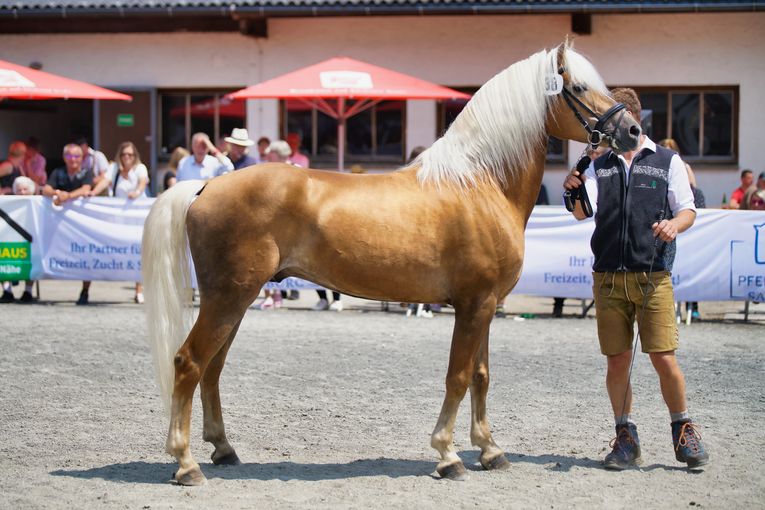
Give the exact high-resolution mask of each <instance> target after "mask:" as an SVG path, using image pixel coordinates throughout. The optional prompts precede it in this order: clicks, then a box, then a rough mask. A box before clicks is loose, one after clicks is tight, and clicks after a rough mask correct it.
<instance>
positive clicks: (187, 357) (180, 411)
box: [167, 296, 244, 485]
mask: <svg viewBox="0 0 765 510" xmlns="http://www.w3.org/2000/svg"><path fill="white" fill-rule="evenodd" d="M208 302H209V301H208ZM219 302H220V303H221V305H222V304H223V303H224V302H225V301H222V300H219ZM237 308H238V307H236V306H231V308H230V309H226V308H224V307H223V306H219V307H213V306H212V305H207V306H206V303H205V296H203V297H202V303H201V307H200V310H199V318H198V319H197V322H196V324H194V327H193V328H192V329H191V332H190V333H189V336H188V337H187V338H186V342H185V343H184V344H183V345H182V346H181V348H180V349H179V350H178V353H177V354H176V355H175V359H174V363H175V386H174V388H173V401H172V405H171V411H170V412H171V415H170V430H169V431H168V435H167V452H168V453H169V454H171V455H173V456H174V457H175V458H176V459H177V460H178V464H179V468H178V471H177V472H176V473H175V480H176V481H177V482H178V483H179V484H181V485H201V484H203V483H205V481H206V479H205V476H204V475H203V474H202V470H201V469H200V468H199V464H197V463H196V461H195V460H194V457H193V456H192V455H191V451H190V449H189V429H190V427H191V402H192V399H193V397H194V390H195V389H196V387H197V384H199V380H200V379H201V377H202V374H204V372H205V370H206V369H207V367H208V365H209V363H210V362H211V361H212V359H213V357H214V356H215V355H216V354H217V353H218V352H219V351H220V350H221V349H222V348H223V346H224V345H225V343H226V342H227V341H228V339H229V337H230V335H231V333H232V332H233V331H234V330H235V328H236V326H237V324H238V323H239V321H240V320H241V319H242V315H244V310H242V311H241V312H239V313H237V314H236V315H233V314H232V311H231V310H236V309H237Z"/></svg>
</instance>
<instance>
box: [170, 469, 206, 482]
mask: <svg viewBox="0 0 765 510" xmlns="http://www.w3.org/2000/svg"><path fill="white" fill-rule="evenodd" d="M175 481H176V482H177V483H178V485H187V486H190V487H192V486H198V485H204V484H206V483H207V478H205V475H203V474H202V470H201V469H199V466H196V467H193V468H189V469H186V470H183V469H179V470H178V471H177V472H176V473H175Z"/></svg>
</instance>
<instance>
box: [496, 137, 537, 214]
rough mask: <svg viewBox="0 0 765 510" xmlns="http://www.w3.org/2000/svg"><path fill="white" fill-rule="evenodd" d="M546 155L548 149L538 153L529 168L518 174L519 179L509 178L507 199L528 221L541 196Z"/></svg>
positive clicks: (506, 191)
mask: <svg viewBox="0 0 765 510" xmlns="http://www.w3.org/2000/svg"><path fill="white" fill-rule="evenodd" d="M546 154H547V150H546V149H545V150H544V151H537V153H536V154H535V155H534V159H533V161H532V162H531V163H530V164H529V166H528V167H527V168H524V169H523V170H522V171H520V172H517V173H516V175H517V177H515V178H508V183H507V187H506V188H505V197H506V198H507V200H508V202H510V203H511V204H513V205H514V206H515V207H516V208H517V209H518V211H520V212H521V213H522V214H523V215H524V217H525V218H526V220H528V218H529V216H531V211H532V210H533V209H534V204H536V201H537V197H538V196H539V189H540V186H541V183H542V174H543V173H544V169H545V158H546Z"/></svg>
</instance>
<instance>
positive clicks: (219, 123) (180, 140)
mask: <svg viewBox="0 0 765 510" xmlns="http://www.w3.org/2000/svg"><path fill="white" fill-rule="evenodd" d="M227 93H228V92H219V91H198V92H197V91H195V92H162V93H160V94H159V104H160V107H159V111H160V112H161V113H160V133H159V146H160V152H161V154H160V156H161V155H167V154H170V153H171V152H173V149H175V148H176V147H185V148H187V149H188V148H189V144H190V143H191V135H193V134H194V133H197V132H203V133H207V134H208V135H209V136H210V139H211V140H212V141H213V143H215V142H217V141H219V140H221V139H222V138H223V137H225V136H227V135H229V134H230V133H231V130H232V129H234V128H235V127H244V126H245V124H246V121H247V119H246V110H245V101H244V100H243V99H237V100H230V99H227V98H225V97H224V96H225V94H227Z"/></svg>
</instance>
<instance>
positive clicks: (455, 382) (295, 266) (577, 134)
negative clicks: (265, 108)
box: [143, 44, 640, 485]
mask: <svg viewBox="0 0 765 510" xmlns="http://www.w3.org/2000/svg"><path fill="white" fill-rule="evenodd" d="M561 98H563V99H561ZM621 108H623V106H622V105H616V106H615V105H614V101H613V100H612V99H611V98H610V96H609V93H608V90H607V89H606V87H605V85H604V84H603V81H602V79H601V78H600V77H599V75H598V73H597V72H596V71H595V69H594V68H593V66H592V65H591V64H590V63H589V62H588V61H587V60H586V59H585V58H584V57H582V56H581V55H580V54H578V53H576V52H575V51H574V50H573V49H572V48H570V47H569V46H568V44H563V45H561V46H560V47H558V48H557V49H556V50H552V51H549V52H547V51H541V52H539V53H537V54H535V55H532V56H531V57H529V58H527V59H526V60H523V61H521V62H518V63H516V64H514V65H512V66H511V67H509V68H508V69H506V70H504V71H502V72H501V73H499V74H498V75H497V76H495V77H494V78H492V79H491V80H490V81H489V82H488V83H486V84H485V85H484V86H483V87H482V88H481V89H480V90H479V91H478V92H477V93H476V94H475V97H473V99H472V100H471V101H470V102H469V103H468V104H467V106H466V107H465V109H464V111H463V112H462V113H461V114H460V115H459V116H458V117H457V119H456V120H455V121H454V123H453V124H452V126H451V127H450V128H449V130H448V131H447V132H446V134H445V135H444V136H443V137H442V138H440V139H439V140H437V141H436V142H435V143H434V144H433V146H432V147H430V149H428V150H427V151H425V152H424V153H422V154H421V155H420V157H419V158H418V159H417V160H416V161H415V162H414V163H412V164H411V165H409V166H407V167H404V168H402V169H400V170H398V171H396V172H391V173H388V174H384V175H348V174H340V173H335V172H326V171H317V170H311V169H303V168H296V167H294V166H289V165H283V164H263V165H257V166H254V167H250V168H247V169H245V170H239V171H237V172H233V173H230V174H227V175H224V176H222V177H219V178H216V179H213V180H211V181H210V182H209V183H207V185H204V184H203V183H201V182H196V181H195V182H182V183H179V184H178V185H176V186H175V187H173V188H172V189H170V190H169V191H168V192H166V193H164V194H163V195H162V196H161V197H160V198H159V199H158V200H157V202H156V204H155V205H154V207H153V208H152V210H151V213H150V214H149V217H148V219H147V220H146V224H145V230H144V236H143V270H144V282H145V284H146V303H147V311H148V318H147V319H148V327H149V332H150V333H149V337H150V343H151V346H152V349H153V355H154V361H155V368H156V370H157V377H158V380H159V384H160V388H161V391H162V393H163V396H164V398H165V399H166V403H167V404H168V408H169V411H170V430H169V432H168V436H167V445H166V446H167V451H168V452H169V453H170V454H171V455H173V456H175V458H176V459H178V462H179V464H180V466H179V469H178V471H177V472H176V474H175V479H176V481H177V482H178V483H180V484H184V485H197V484H201V483H204V482H205V477H204V475H203V474H202V471H201V470H200V468H199V465H198V464H197V463H196V462H195V460H194V458H193V457H192V455H191V452H190V450H189V428H190V422H191V403H192V397H193V395H194V391H195V389H196V387H197V384H201V388H202V389H201V397H202V407H203V415H204V426H203V438H204V440H205V441H208V442H210V443H212V444H213V445H214V447H215V450H214V452H213V454H212V461H213V462H214V463H215V464H237V463H239V459H238V457H237V455H236V453H235V451H234V448H233V447H232V446H231V445H230V444H229V442H228V440H227V438H226V434H225V430H224V426H223V418H222V414H221V404H220V395H219V392H218V379H219V377H220V373H221V369H222V368H223V365H224V362H225V360H226V354H227V353H228V350H229V348H230V347H231V342H232V341H233V340H234V336H235V335H236V332H237V329H238V328H239V324H240V323H241V320H242V317H243V315H244V313H245V312H246V310H247V308H248V306H249V305H250V304H251V303H252V302H253V301H254V300H255V298H256V297H257V295H258V293H259V292H260V289H261V287H262V286H263V284H264V283H266V282H267V281H269V280H271V279H275V280H280V279H282V278H285V277H287V276H297V277H301V278H305V279H307V280H310V281H313V282H316V283H318V284H319V285H322V286H325V287H328V288H330V289H336V290H338V291H340V292H342V293H343V294H350V295H354V296H360V297H365V298H369V299H374V300H386V301H403V302H414V303H448V304H451V305H452V306H454V309H455V322H454V333H453V337H452V343H451V353H450V358H449V368H448V372H447V375H446V395H445V397H444V402H443V406H442V408H441V414H440V416H439V418H438V422H437V423H436V426H435V430H434V431H433V434H432V437H431V445H432V446H433V448H435V449H436V450H438V452H439V454H440V456H441V460H440V462H439V463H438V466H437V471H438V473H439V474H440V475H441V476H443V477H445V478H452V479H460V478H464V477H465V476H466V472H465V467H464V465H463V463H462V461H461V460H460V458H459V457H458V455H457V452H456V450H455V447H454V445H453V443H452V437H453V429H454V424H455V418H456V415H457V409H458V407H459V405H460V402H461V401H462V399H463V397H464V396H465V393H466V391H467V390H468V388H469V389H470V395H471V401H472V406H471V412H472V421H471V432H470V438H471V441H472V443H473V444H474V445H476V446H478V447H479V448H480V449H481V454H480V461H481V464H482V465H483V467H484V468H486V469H503V468H506V467H507V466H508V461H507V459H506V457H505V455H504V453H503V450H502V449H501V448H500V447H499V446H497V444H496V443H495V442H494V440H493V439H492V436H491V432H490V426H489V422H488V419H487V415H486V396H487V392H488V388H489V348H488V337H489V324H490V323H491V320H492V317H493V315H494V311H495V307H496V304H497V302H498V301H499V300H501V299H503V298H504V297H505V296H506V295H507V294H508V293H509V292H510V290H511V289H512V288H513V287H514V286H515V284H516V282H517V281H518V278H519V276H520V273H521V266H522V263H523V253H524V229H525V226H526V222H527V221H528V218H529V215H530V214H531V211H532V209H533V207H534V201H535V199H536V197H537V194H538V192H539V188H540V183H541V181H542V172H543V169H544V162H545V154H546V140H547V137H548V135H552V136H556V137H558V138H563V139H576V140H580V141H585V140H586V141H589V142H591V143H595V144H597V143H603V144H605V143H609V144H610V145H611V146H612V147H614V148H621V150H629V149H633V148H634V147H636V146H637V141H638V137H639V134H640V128H639V126H638V125H637V124H636V123H635V122H634V121H632V120H630V116H629V115H628V116H619V115H615V114H616V113H618V112H619V110H620V109H621ZM595 112H601V114H600V116H599V115H598V114H597V113H595ZM591 125H593V126H594V127H595V128H596V129H595V130H593V128H591V127H590V126H591ZM372 204H374V206H372ZM411 218H417V221H416V222H413V221H411ZM187 240H188V247H189V248H190V254H191V257H192V259H193V264H194V266H195V268H196V276H197V283H198V286H199V293H200V307H199V315H198V318H197V320H196V322H195V323H194V324H193V328H191V331H190V332H189V333H188V336H186V331H187V328H188V326H189V325H190V323H191V321H190V320H189V319H188V318H189V317H190V312H189V311H188V310H189V308H190V307H189V306H188V305H189V304H190V303H189V291H188V289H189V283H188V277H189V275H188V267H189V262H188V258H187V257H188V255H187V249H188V248H187ZM171 397H172V398H171Z"/></svg>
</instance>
